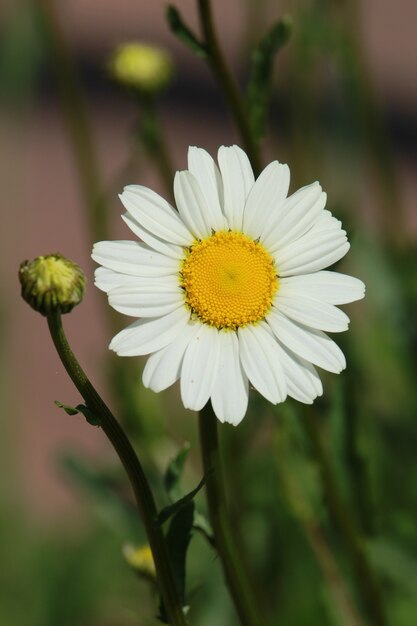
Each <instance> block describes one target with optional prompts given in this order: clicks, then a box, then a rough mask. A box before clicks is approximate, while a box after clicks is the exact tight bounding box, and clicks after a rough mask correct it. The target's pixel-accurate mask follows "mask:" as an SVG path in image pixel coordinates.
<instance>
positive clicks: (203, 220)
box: [174, 171, 222, 239]
mask: <svg viewBox="0 0 417 626" xmlns="http://www.w3.org/2000/svg"><path fill="white" fill-rule="evenodd" d="M174 194H175V202H176V204H177V207H178V211H179V213H180V215H181V217H182V219H183V220H184V223H185V224H187V226H188V228H189V230H190V231H191V232H192V234H193V235H194V237H195V238H196V239H204V238H205V237H209V236H210V235H211V233H212V230H213V229H214V230H215V229H216V226H215V225H216V224H217V223H219V220H217V219H216V217H217V216H216V214H215V212H213V210H212V207H210V206H209V205H208V204H207V202H206V199H205V197H204V196H203V194H202V192H201V189H200V186H199V184H198V182H197V180H196V179H195V178H194V176H193V175H192V174H191V172H188V171H185V172H177V173H176V174H175V179H174ZM221 217H222V215H221V214H220V218H221Z"/></svg>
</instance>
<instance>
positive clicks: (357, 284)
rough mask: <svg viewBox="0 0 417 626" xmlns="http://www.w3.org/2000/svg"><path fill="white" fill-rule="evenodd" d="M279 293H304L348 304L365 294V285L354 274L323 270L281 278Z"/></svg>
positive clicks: (286, 294)
mask: <svg viewBox="0 0 417 626" xmlns="http://www.w3.org/2000/svg"><path fill="white" fill-rule="evenodd" d="M279 293H280V294H281V295H283V296H290V295H291V296H292V295H295V294H299V293H302V294H303V295H305V296H308V297H311V298H317V299H318V300H321V301H323V302H328V303H329V304H347V303H348V302H355V300H361V299H362V298H363V297H364V296H365V285H364V283H363V282H362V281H361V280H359V279H358V278H354V277H353V276H347V275H346V274H339V273H338V272H327V271H321V272H315V273H314V274H301V275H299V276H289V277H288V278H281V280H280V282H279Z"/></svg>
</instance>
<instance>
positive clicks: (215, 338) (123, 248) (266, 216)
mask: <svg viewBox="0 0 417 626" xmlns="http://www.w3.org/2000/svg"><path fill="white" fill-rule="evenodd" d="M289 183H290V171H289V168H288V166H287V165H283V164H281V163H278V161H273V162H272V163H270V164H269V165H268V166H267V167H266V168H265V169H264V170H263V172H262V173H261V174H260V176H259V177H258V178H257V179H256V180H255V178H254V175H253V171H252V168H251V165H250V163H249V159H248V157H247V156H246V154H245V152H243V150H241V149H240V148H239V147H237V146H231V147H225V146H222V147H221V148H220V149H219V151H218V166H217V164H216V163H215V162H214V160H213V159H212V158H211V156H210V155H209V154H208V153H207V152H206V151H205V150H203V149H201V148H196V147H191V148H190V149H189V152H188V170H185V171H183V172H177V173H176V176H175V180H174V195H175V201H176V205H177V209H178V211H176V210H175V209H174V208H173V207H172V206H171V205H170V204H169V203H168V202H166V201H165V200H164V199H163V198H161V197H160V196H159V195H158V194H156V193H155V192H154V191H152V190H150V189H148V188H147V187H142V186H140V185H129V186H127V187H125V189H124V191H123V193H122V194H121V195H120V199H121V201H122V203H123V205H124V207H125V209H126V211H127V212H126V213H125V214H124V215H123V219H124V221H125V222H126V224H127V225H128V226H129V228H130V229H131V231H132V232H133V233H134V234H135V235H136V236H137V238H138V239H139V241H101V242H99V243H97V244H95V246H94V249H93V254H92V257H93V259H94V260H95V261H96V262H97V263H99V264H100V265H101V266H102V267H100V268H99V269H97V270H96V275H95V276H96V278H95V280H96V285H97V286H98V287H99V289H102V290H103V291H105V292H106V293H107V295H108V299H109V303H110V305H111V306H112V307H113V308H114V309H116V310H117V311H120V312H121V313H124V314H126V315H130V316H132V317H136V318H139V319H138V320H136V321H134V322H133V324H130V326H128V327H127V328H125V329H124V330H122V331H121V332H119V333H118V334H117V335H116V336H115V337H114V338H113V340H112V341H111V343H110V348H111V349H112V350H114V351H115V352H116V353H117V354H118V355H120V356H137V355H144V354H150V355H151V356H150V357H149V359H148V361H147V363H146V366H145V368H144V371H143V383H144V385H145V386H146V387H149V388H151V389H153V390H154V391H156V392H159V391H162V390H163V389H166V388H167V387H169V386H170V385H172V384H173V383H175V382H176V381H177V380H178V379H180V385H181V397H182V401H183V403H184V406H185V407H186V408H189V409H193V410H195V411H198V410H200V409H201V408H202V407H203V406H204V405H205V404H206V403H207V402H208V400H209V399H210V400H211V403H212V406H213V409H214V412H215V413H216V415H217V417H218V418H219V420H220V421H222V422H230V423H232V424H235V425H236V424H238V423H239V422H240V421H241V420H242V418H243V417H244V415H245V413H246V409H247V405H248V396H249V384H251V385H252V386H253V387H254V388H255V389H256V390H257V391H259V393H261V394H262V395H263V396H264V397H265V398H266V399H267V400H269V401H270V402H272V403H273V404H277V403H279V402H283V401H284V400H285V398H286V397H287V395H288V396H292V397H293V398H295V399H296V400H299V401H300V402H304V403H307V404H311V403H312V402H313V400H314V399H315V398H316V397H317V396H319V395H321V394H322V391H323V390H322V384H321V381H320V378H319V375H318V373H317V371H316V369H315V367H314V366H318V367H321V368H323V369H325V370H327V371H329V372H335V373H339V372H340V371H341V370H343V369H344V368H345V365H346V362H345V357H344V355H343V353H342V351H341V350H340V348H339V347H338V346H337V345H336V343H334V341H332V340H331V339H330V338H329V337H328V336H327V335H326V334H325V332H323V331H326V332H341V331H344V330H347V328H348V323H349V318H348V317H347V315H346V314H345V313H344V312H343V311H341V310H340V309H338V308H337V307H336V306H335V305H337V304H345V303H347V302H353V301H354V300H358V299H360V298H362V297H363V296H364V284H363V283H362V282H361V281H360V280H358V279H356V278H353V277H351V276H346V275H344V274H339V273H336V272H330V271H325V269H324V268H326V267H328V266H329V265H332V264H333V263H336V261H338V260H339V259H341V258H342V257H343V256H344V255H345V254H346V253H347V251H348V250H349V243H348V241H347V237H346V232H345V231H344V230H342V227H341V223H340V221H339V220H337V219H335V218H334V217H333V216H332V214H331V213H330V212H329V211H328V210H326V209H325V205H326V194H325V193H324V192H323V191H322V188H321V186H320V185H319V183H318V182H315V183H313V184H311V185H307V186H306V187H303V188H302V189H299V190H298V191H296V192H295V193H293V194H292V195H290V196H288V188H289Z"/></svg>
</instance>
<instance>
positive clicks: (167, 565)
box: [48, 313, 186, 626]
mask: <svg viewBox="0 0 417 626" xmlns="http://www.w3.org/2000/svg"><path fill="white" fill-rule="evenodd" d="M48 325H49V330H50V333H51V336H52V340H53V342H54V344H55V348H56V350H57V352H58V355H59V357H60V359H61V361H62V364H63V365H64V367H65V369H66V370H67V372H68V374H69V376H70V378H71V380H72V381H73V383H74V385H75V386H76V388H77V389H78V391H79V392H80V394H81V396H82V397H83V398H84V401H85V403H86V405H87V406H88V408H89V409H90V411H91V412H92V413H93V415H95V416H96V417H98V419H99V421H100V426H101V428H102V430H103V431H104V433H105V434H106V436H107V438H108V439H109V441H110V443H111V444H112V446H113V448H114V449H115V451H116V452H117V454H118V456H119V458H120V460H121V462H122V464H123V466H124V468H125V470H126V473H127V475H128V477H129V480H130V483H131V485H132V488H133V492H134V494H135V498H136V502H137V506H138V509H139V512H140V514H141V517H142V520H143V523H144V525H145V529H146V532H147V535H148V539H149V544H150V547H151V550H152V554H153V557H154V561H155V567H156V573H157V579H158V585H159V589H160V592H161V596H162V598H163V601H164V605H165V609H166V612H167V614H168V617H169V619H170V624H171V626H186V621H185V617H184V613H183V610H182V606H181V602H180V599H179V596H178V591H177V588H176V585H175V581H174V576H173V572H172V566H171V562H170V560H169V555H168V550H167V547H166V543H165V539H164V536H163V533H162V529H161V527H160V525H159V524H158V523H157V521H156V519H157V510H156V506H155V501H154V499H153V495H152V492H151V490H150V487H149V483H148V481H147V479H146V476H145V473H144V471H143V469H142V466H141V464H140V461H139V459H138V457H137V455H136V453H135V451H134V449H133V447H132V445H131V443H130V441H129V439H128V438H127V436H126V434H125V432H124V430H123V429H122V427H121V426H120V424H119V422H118V421H117V420H116V418H115V417H114V416H113V414H112V413H111V411H110V409H109V408H108V407H107V405H106V404H105V403H104V402H103V400H102V399H101V397H100V396H99V394H98V393H97V391H96V390H95V389H94V387H93V386H92V384H91V383H90V381H89V379H88V378H87V376H86V374H85V373H84V371H83V369H82V368H81V366H80V364H79V363H78V361H77V359H76V358H75V355H74V353H73V352H72V350H71V348H70V346H69V344H68V341H67V338H66V336H65V333H64V329H63V327H62V320H61V315H60V314H59V313H52V314H50V315H49V316H48Z"/></svg>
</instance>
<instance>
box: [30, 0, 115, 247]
mask: <svg viewBox="0 0 417 626" xmlns="http://www.w3.org/2000/svg"><path fill="white" fill-rule="evenodd" d="M38 6H39V12H40V17H41V20H42V25H43V28H44V31H45V40H46V42H47V45H48V48H49V59H50V62H51V64H52V67H53V69H54V72H55V77H56V83H57V87H58V93H59V97H60V102H61V108H62V113H63V118H64V122H65V124H66V127H67V131H68V137H69V139H70V142H71V144H72V149H73V153H74V157H75V163H76V166H77V170H78V176H79V179H80V185H81V192H82V195H83V199H84V203H85V206H86V209H87V211H88V219H89V222H90V227H91V233H92V235H93V238H94V240H95V241H99V240H101V239H106V238H107V210H106V209H107V206H106V205H107V202H106V199H105V196H104V193H103V185H102V182H101V180H100V174H99V166H98V161H97V156H96V152H95V148H94V142H93V137H92V132H91V126H90V123H89V119H88V115H87V111H86V106H85V101H84V98H83V95H82V92H81V88H80V84H79V80H78V76H77V70H76V68H75V67H74V63H73V60H72V58H71V52H70V50H69V48H68V45H67V43H66V41H65V34H64V32H63V29H62V26H61V24H60V21H59V19H58V16H57V13H56V10H55V3H54V1H53V0H41V1H40V2H39V5H38Z"/></svg>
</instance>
